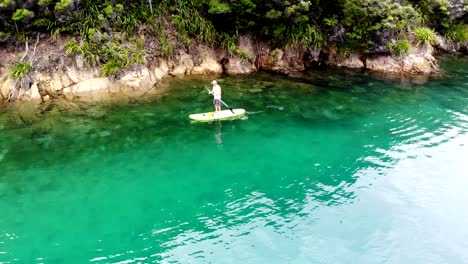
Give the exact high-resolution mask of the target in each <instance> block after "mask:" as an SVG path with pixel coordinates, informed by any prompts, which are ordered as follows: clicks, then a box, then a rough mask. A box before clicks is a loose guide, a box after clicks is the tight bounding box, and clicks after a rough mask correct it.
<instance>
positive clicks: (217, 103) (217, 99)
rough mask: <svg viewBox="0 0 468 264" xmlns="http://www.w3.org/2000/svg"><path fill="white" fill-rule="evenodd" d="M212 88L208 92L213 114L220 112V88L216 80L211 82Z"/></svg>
mask: <svg viewBox="0 0 468 264" xmlns="http://www.w3.org/2000/svg"><path fill="white" fill-rule="evenodd" d="M211 84H212V85H213V88H212V89H211V91H209V93H210V94H212V95H213V104H214V106H215V112H220V111H221V87H220V86H219V85H218V82H217V81H216V80H213V81H212V82H211Z"/></svg>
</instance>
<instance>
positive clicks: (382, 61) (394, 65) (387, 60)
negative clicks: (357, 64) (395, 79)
mask: <svg viewBox="0 0 468 264" xmlns="http://www.w3.org/2000/svg"><path fill="white" fill-rule="evenodd" d="M366 69H368V70H371V71H376V72H386V73H394V74H397V73H402V67H401V64H400V62H399V61H398V60H397V59H395V58H393V57H390V56H376V57H369V58H367V59H366Z"/></svg>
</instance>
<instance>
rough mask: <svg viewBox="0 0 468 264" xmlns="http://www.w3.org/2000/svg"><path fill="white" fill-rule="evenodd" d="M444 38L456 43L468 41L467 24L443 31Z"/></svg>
mask: <svg viewBox="0 0 468 264" xmlns="http://www.w3.org/2000/svg"><path fill="white" fill-rule="evenodd" d="M445 37H446V38H447V39H448V40H451V41H456V42H464V41H468V25H467V24H456V25H453V26H450V27H449V28H448V29H447V30H446V31H445Z"/></svg>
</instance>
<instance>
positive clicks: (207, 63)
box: [189, 45, 223, 75]
mask: <svg viewBox="0 0 468 264" xmlns="http://www.w3.org/2000/svg"><path fill="white" fill-rule="evenodd" d="M196 53H197V61H198V62H200V64H199V65H195V67H193V68H192V69H191V70H190V71H189V73H190V74H193V75H201V74H221V73H223V67H222V65H221V64H220V63H219V62H218V61H219V59H218V56H217V55H216V53H215V51H214V50H213V49H212V48H210V47H208V46H206V45H198V46H197V47H196Z"/></svg>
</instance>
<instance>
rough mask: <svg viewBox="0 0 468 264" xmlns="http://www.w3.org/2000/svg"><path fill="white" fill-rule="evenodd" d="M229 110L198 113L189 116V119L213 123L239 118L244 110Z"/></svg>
mask: <svg viewBox="0 0 468 264" xmlns="http://www.w3.org/2000/svg"><path fill="white" fill-rule="evenodd" d="M232 110H233V111H234V113H232V111H231V110H229V109H227V110H221V111H220V112H218V113H214V112H208V113H200V114H191V115H189V117H190V119H192V120H196V121H214V120H230V119H236V118H240V117H242V116H243V115H244V114H245V109H241V108H237V109H232Z"/></svg>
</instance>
